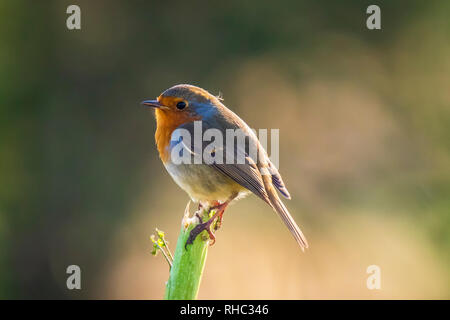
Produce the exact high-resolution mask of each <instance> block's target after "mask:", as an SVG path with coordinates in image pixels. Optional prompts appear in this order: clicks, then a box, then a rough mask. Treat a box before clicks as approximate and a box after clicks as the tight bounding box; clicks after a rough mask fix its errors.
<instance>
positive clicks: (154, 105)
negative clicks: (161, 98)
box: [141, 100, 165, 109]
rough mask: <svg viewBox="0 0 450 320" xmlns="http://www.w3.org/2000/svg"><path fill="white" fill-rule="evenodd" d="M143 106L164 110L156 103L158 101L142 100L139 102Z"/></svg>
mask: <svg viewBox="0 0 450 320" xmlns="http://www.w3.org/2000/svg"><path fill="white" fill-rule="evenodd" d="M141 104H142V105H143V106H147V107H152V108H164V109H165V107H164V106H163V105H162V104H160V103H159V102H158V100H144V101H142V102H141Z"/></svg>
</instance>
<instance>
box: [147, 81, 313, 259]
mask: <svg viewBox="0 0 450 320" xmlns="http://www.w3.org/2000/svg"><path fill="white" fill-rule="evenodd" d="M221 100H222V99H221V98H218V97H216V96H214V95H212V94H210V93H209V92H208V91H206V90H204V89H202V88H199V87H196V86H193V85H188V84H180V85H176V86H173V87H171V88H169V89H167V90H165V91H164V92H163V93H162V94H161V95H160V96H159V97H158V98H157V99H156V100H146V101H143V102H142V104H143V105H144V106H148V107H151V108H153V109H155V117H156V124H157V127H156V133H155V140H156V146H157V149H158V152H159V156H160V158H161V160H162V162H163V164H164V166H165V167H166V169H167V171H168V172H169V174H170V175H171V176H172V178H173V179H174V180H175V182H176V183H177V184H178V185H179V186H180V187H181V188H182V189H183V190H184V191H186V192H187V193H188V195H189V196H190V198H191V199H192V200H193V201H195V202H198V203H199V207H204V208H209V209H210V210H215V213H214V215H213V216H212V217H211V218H210V219H209V220H208V221H206V222H203V221H200V222H201V223H199V224H198V225H197V226H196V227H195V228H193V229H192V230H191V233H190V236H189V239H188V241H187V243H186V245H187V244H190V243H192V242H193V241H194V239H195V237H196V236H197V235H198V234H199V233H200V232H202V231H203V230H206V231H207V232H208V234H209V236H210V238H211V240H212V241H211V244H213V243H214V242H215V236H214V233H213V232H212V231H211V225H212V223H213V222H214V221H217V222H216V227H217V226H219V225H220V224H221V222H222V215H223V213H224V211H225V209H226V208H227V206H228V205H229V204H230V202H231V201H233V200H237V199H239V198H242V197H244V196H245V195H247V194H249V193H254V194H255V195H256V196H258V197H259V198H261V199H262V200H263V201H265V202H266V203H267V204H268V205H269V206H270V207H272V209H273V210H274V211H275V212H276V213H278V215H279V216H280V218H281V219H282V220H283V222H284V223H285V224H286V226H287V227H288V228H289V230H290V231H291V233H292V235H293V236H294V238H295V240H296V241H297V242H298V244H299V245H300V247H301V249H302V250H304V249H305V248H308V242H307V241H306V238H305V236H304V235H303V233H302V232H301V230H300V228H299V227H298V226H297V224H296V223H295V221H294V219H293V218H292V216H291V215H290V214H289V211H288V210H287V208H286V206H285V205H284V204H283V202H282V201H281V199H280V197H279V196H278V193H277V190H278V191H279V192H280V193H281V194H282V195H283V196H284V197H285V198H287V199H290V198H291V196H290V194H289V192H288V190H287V188H286V186H285V184H284V182H283V179H282V178H281V176H280V174H279V172H278V170H277V169H276V168H275V166H274V165H273V163H272V162H271V161H270V159H269V157H268V155H267V153H266V151H265V150H264V148H263V147H262V145H261V144H260V142H259V141H258V138H257V137H256V135H255V134H254V132H253V131H252V130H251V129H250V128H249V126H248V125H247V124H246V123H245V122H244V121H243V120H242V119H241V118H239V117H238V116H237V115H236V114H235V113H234V112H232V111H231V110H230V109H228V108H227V107H225V105H224V104H223V103H222V102H221ZM198 125H200V126H201V129H202V132H205V130H213V132H214V133H216V134H217V133H220V134H222V135H223V137H225V136H227V134H226V131H228V130H235V131H239V132H241V133H242V132H243V133H244V134H245V139H244V143H242V140H241V143H235V137H233V140H232V142H230V141H228V140H226V141H225V143H224V144H223V146H220V145H219V144H218V143H216V144H215V145H214V148H210V147H209V148H208V145H207V144H206V143H205V141H203V137H198V131H196V126H198ZM181 130H183V131H182V132H183V133H184V134H186V133H189V134H190V135H191V139H185V135H180V134H179V132H180V131H181ZM196 132H197V136H196V135H195V134H196ZM180 136H181V137H180ZM227 137H228V136H227ZM236 137H237V136H236ZM198 139H201V142H200V143H199V144H197V146H196V141H198ZM189 140H190V141H189ZM219 140H220V139H219ZM223 140H224V139H222V141H223ZM192 142H194V143H192ZM215 142H218V141H217V139H216V141H215ZM231 145H232V146H231ZM229 146H231V147H229ZM175 150H176V152H175ZM251 150H253V151H255V152H250V151H251ZM180 151H181V152H180ZM223 153H225V155H226V160H227V161H226V162H224V161H223ZM180 154H183V155H184V156H186V155H188V156H189V157H185V158H183V159H184V160H186V159H188V160H189V161H182V162H180V159H178V157H179V156H180ZM205 154H208V155H209V156H210V157H209V159H208V160H209V161H195V160H193V158H192V157H196V156H199V155H200V156H201V157H203V156H204V155H205ZM219 154H220V155H222V157H221V158H220V157H219ZM239 155H243V160H244V161H239V160H240V159H239ZM211 158H212V160H211ZM197 159H198V158H197ZM219 160H220V161H219ZM230 160H231V161H230ZM219 222H220V223H219ZM215 229H217V228H215Z"/></svg>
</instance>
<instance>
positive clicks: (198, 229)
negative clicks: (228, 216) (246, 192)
mask: <svg viewBox="0 0 450 320" xmlns="http://www.w3.org/2000/svg"><path fill="white" fill-rule="evenodd" d="M230 201H231V200H227V201H225V202H224V203H222V204H219V205H216V206H214V207H212V208H211V210H213V209H216V210H217V211H216V212H215V213H214V215H213V216H212V217H211V218H210V219H209V220H208V221H206V222H201V223H199V224H198V225H196V226H195V227H194V229H192V230H191V233H190V234H189V238H188V239H187V241H186V245H185V248H186V247H187V245H188V244H192V243H193V242H194V240H195V238H197V236H198V235H199V234H200V233H201V232H202V231H203V230H206V232H208V234H209V238H210V239H211V240H212V242H211V245H213V244H214V242H216V237H215V235H214V233H213V232H212V231H211V224H212V223H213V222H214V221H215V220H216V218H219V219H221V218H222V215H223V212H224V211H225V209H226V207H227V206H228V204H229V203H230ZM214 230H217V228H214Z"/></svg>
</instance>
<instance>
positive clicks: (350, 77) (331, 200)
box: [0, 0, 450, 299]
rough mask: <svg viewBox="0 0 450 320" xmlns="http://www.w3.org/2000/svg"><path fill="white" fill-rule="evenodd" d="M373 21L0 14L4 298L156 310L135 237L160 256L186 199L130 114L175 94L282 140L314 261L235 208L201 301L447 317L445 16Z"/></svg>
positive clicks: (338, 15) (251, 15)
mask: <svg viewBox="0 0 450 320" xmlns="http://www.w3.org/2000/svg"><path fill="white" fill-rule="evenodd" d="M373 3H374V2H373V1H370V2H368V1H356V0H355V1H299V0H295V1H275V2H274V1H270V0H259V1H226V2H218V1H171V2H170V4H169V3H166V2H163V1H95V2H94V1H45V2H40V3H39V4H37V3H31V1H22V0H21V1H1V2H0V103H1V104H0V298H44V299H46V298H62V299H79V298H86V299H93V298H95V299H103V298H112V299H124V298H132V299H134V298H136V299H160V298H162V296H163V291H164V284H165V281H166V280H167V277H168V267H167V265H166V262H165V261H164V259H163V258H162V257H161V256H158V257H153V256H152V255H151V254H150V250H151V243H150V240H149V236H150V234H152V233H153V232H154V228H155V227H158V228H160V229H162V230H164V231H165V232H166V235H167V238H168V239H169V241H170V242H171V244H172V247H174V245H175V242H176V239H177V237H178V233H179V229H180V221H181V217H182V214H183V211H184V207H185V205H186V202H187V201H188V197H187V195H186V194H185V193H184V192H183V191H181V190H180V189H179V188H178V187H177V186H176V185H175V183H174V182H173V181H172V180H171V178H170V176H169V175H168V174H167V173H166V172H165V170H164V167H163V165H162V164H161V162H160V160H159V159H158V155H157V151H156V148H155V146H154V137H153V135H154V131H155V122H154V116H153V115H152V113H151V112H149V111H148V110H145V109H143V108H142V107H140V105H139V102H140V101H141V100H143V99H145V98H154V97H156V96H157V95H158V94H159V93H160V92H161V91H163V90H164V89H166V88H168V87H170V86H172V85H174V84H178V83H191V84H195V85H198V86H201V87H203V88H205V89H207V90H209V91H210V92H212V93H214V94H218V93H219V92H221V93H222V94H223V97H224V99H225V104H226V105H227V106H229V107H230V108H231V109H232V110H234V111H236V112H237V113H238V114H239V115H240V116H241V117H242V118H243V119H245V120H246V121H247V122H248V124H249V125H250V126H251V127H253V128H280V140H281V146H280V172H281V174H282V175H283V177H284V180H285V182H286V184H287V186H288V188H289V190H290V192H291V194H292V195H293V200H291V201H287V202H286V204H287V206H288V207H289V208H290V211H291V212H292V214H293V215H294V217H295V219H296V220H297V221H298V223H299V224H300V225H301V226H302V228H303V230H304V232H305V234H306V236H307V238H308V240H309V242H310V249H309V250H308V251H307V252H306V253H305V254H302V253H301V252H300V250H299V249H298V247H297V244H296V243H295V241H294V240H293V239H292V237H291V235H290V234H289V232H287V230H286V229H285V227H284V225H283V224H282V223H281V222H280V220H279V218H278V217H277V216H276V215H275V214H274V213H273V212H272V211H271V209H270V208H269V207H267V206H266V205H265V204H264V203H263V202H262V201H260V200H259V199H257V198H256V197H254V196H251V197H249V198H246V199H245V200H242V201H240V202H238V203H236V204H235V205H233V206H231V207H230V208H229V209H228V210H227V212H226V215H225V221H224V225H223V227H222V229H221V230H219V232H218V233H217V242H216V244H215V246H214V247H212V248H211V249H210V250H209V254H208V260H207V264H206V269H205V273H204V279H203V282H202V285H201V288H200V293H199V298H207V299H241V298H245V299H316V298H337V299H347V298H361V299H379V298H387V299H399V298H412V299H416V298H424V299H432V298H438V299H445V298H447V299H448V298H450V272H449V270H450V255H449V253H450V215H449V213H450V90H449V88H450V19H449V18H448V17H449V13H450V2H448V1H376V4H378V5H379V6H380V7H381V18H382V30H378V31H370V30H368V29H367V28H366V18H367V14H366V13H365V11H366V8H367V6H368V5H370V4H373ZM70 4H78V5H79V6H80V7H81V14H82V22H81V23H82V29H81V30H79V31H69V30H67V28H66V18H67V16H68V15H67V14H66V8H67V6H68V5H70ZM71 264H76V265H79V266H80V267H81V270H82V289H81V290H79V291H77V290H74V291H69V290H67V289H66V278H67V276H68V275H67V274H66V273H65V271H66V267H67V266H68V265H71ZM373 264H375V265H378V266H380V268H381V290H372V291H371V290H368V289H367V287H366V279H367V277H368V276H369V275H368V274H367V273H366V268H367V266H369V265H373Z"/></svg>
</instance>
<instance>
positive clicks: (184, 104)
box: [177, 101, 186, 110]
mask: <svg viewBox="0 0 450 320" xmlns="http://www.w3.org/2000/svg"><path fill="white" fill-rule="evenodd" d="M185 107H186V102H184V101H180V102H178V103H177V109H178V110H182V109H184V108H185Z"/></svg>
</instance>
